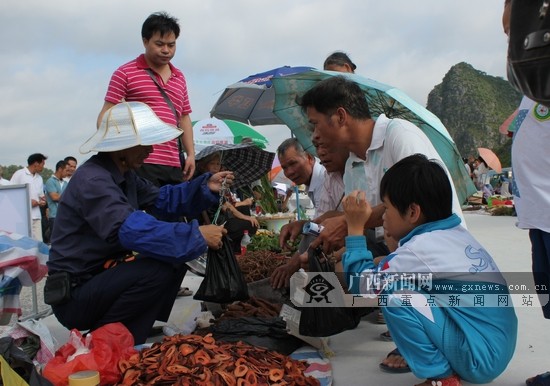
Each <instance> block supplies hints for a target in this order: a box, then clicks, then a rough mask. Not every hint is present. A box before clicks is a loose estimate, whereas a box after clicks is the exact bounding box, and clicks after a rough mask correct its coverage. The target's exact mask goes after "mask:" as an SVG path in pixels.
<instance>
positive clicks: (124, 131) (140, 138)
mask: <svg viewBox="0 0 550 386" xmlns="http://www.w3.org/2000/svg"><path fill="white" fill-rule="evenodd" d="M181 134H182V131H181V130H179V129H178V128H176V127H174V126H171V125H168V124H167V123H164V122H163V121H161V120H160V119H159V117H157V116H156V115H155V113H154V112H153V110H151V108H150V107H149V106H147V105H146V104H145V103H141V102H122V103H119V104H117V105H115V106H113V107H111V108H110V109H109V110H107V111H106V112H105V115H103V120H102V121H101V126H100V127H99V129H98V130H97V131H96V133H95V134H94V135H92V136H91V137H90V139H88V140H87V141H86V142H85V143H84V144H83V145H82V146H80V152H81V153H82V154H85V153H89V152H91V151H103V152H110V151H117V150H123V149H128V148H131V147H134V146H138V145H144V146H148V145H156V144H158V143H162V142H166V141H169V140H171V139H174V138H176V137H178V136H179V135H181Z"/></svg>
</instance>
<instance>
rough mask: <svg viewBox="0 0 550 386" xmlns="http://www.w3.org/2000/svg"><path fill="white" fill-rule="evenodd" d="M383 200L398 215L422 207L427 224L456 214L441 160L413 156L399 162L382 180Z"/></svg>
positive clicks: (418, 155) (381, 196) (419, 155)
mask: <svg viewBox="0 0 550 386" xmlns="http://www.w3.org/2000/svg"><path fill="white" fill-rule="evenodd" d="M380 198H381V199H382V200H383V199H384V198H387V199H388V200H389V202H391V204H392V205H393V206H395V207H396V208H397V210H398V211H399V213H401V214H405V213H406V211H407V209H408V208H409V206H410V205H411V204H413V203H416V204H418V205H419V206H420V209H421V210H422V214H423V215H424V217H425V218H426V222H432V221H437V220H443V219H445V218H447V217H449V216H450V215H451V214H452V213H453V211H452V207H453V191H452V189H451V183H450V181H449V177H448V176H447V173H446V172H445V169H444V168H443V167H442V166H441V163H440V161H438V160H429V159H428V158H426V156H425V155H424V154H414V155H411V156H408V157H405V158H403V159H402V160H401V161H399V162H397V163H396V164H395V165H393V166H392V167H391V168H389V169H388V171H387V172H386V173H385V174H384V177H382V181H381V182H380Z"/></svg>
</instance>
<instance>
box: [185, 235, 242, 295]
mask: <svg viewBox="0 0 550 386" xmlns="http://www.w3.org/2000/svg"><path fill="white" fill-rule="evenodd" d="M222 243H223V245H222V247H221V248H220V249H218V250H214V249H210V248H208V253H207V256H208V259H207V262H206V273H205V275H204V279H203V280H202V282H201V285H200V286H199V289H198V290H197V292H196V293H195V296H193V299H195V300H203V301H206V302H213V303H232V302H234V301H237V300H247V299H248V285H247V284H246V280H245V278H244V275H243V273H242V271H241V268H240V267H239V264H238V263H237V259H236V258H235V254H234V253H233V248H232V247H231V240H230V239H229V238H228V237H227V236H224V237H223V239H222Z"/></svg>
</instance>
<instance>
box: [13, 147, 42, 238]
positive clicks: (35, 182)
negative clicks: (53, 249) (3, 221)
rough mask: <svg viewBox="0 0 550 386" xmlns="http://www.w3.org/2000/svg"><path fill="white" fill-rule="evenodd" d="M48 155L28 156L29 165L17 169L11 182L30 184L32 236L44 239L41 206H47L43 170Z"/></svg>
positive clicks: (36, 154) (35, 154)
mask: <svg viewBox="0 0 550 386" xmlns="http://www.w3.org/2000/svg"><path fill="white" fill-rule="evenodd" d="M47 158H48V157H46V156H45V155H44V154H41V153H34V154H31V155H30V156H29V158H27V167H25V168H23V169H19V170H17V171H16V172H15V173H13V175H12V176H11V183H12V184H14V185H17V184H28V185H29V195H30V198H31V219H32V224H31V225H32V229H31V232H32V235H31V236H32V238H33V239H35V240H39V241H42V214H41V213H40V208H41V207H44V206H46V197H45V195H44V181H43V180H42V176H41V175H40V173H42V170H44V165H46V159H47Z"/></svg>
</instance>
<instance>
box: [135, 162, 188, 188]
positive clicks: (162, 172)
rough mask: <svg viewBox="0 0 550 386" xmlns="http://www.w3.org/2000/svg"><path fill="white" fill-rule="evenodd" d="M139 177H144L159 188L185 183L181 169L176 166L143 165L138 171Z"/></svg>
mask: <svg viewBox="0 0 550 386" xmlns="http://www.w3.org/2000/svg"><path fill="white" fill-rule="evenodd" d="M136 173H137V175H138V176H140V177H143V178H145V179H147V180H149V181H151V182H152V183H153V184H155V185H156V186H158V187H161V186H164V185H176V184H181V183H182V182H183V172H182V170H181V168H177V167H174V166H165V165H155V164H143V165H141V167H140V168H138V169H137V170H136Z"/></svg>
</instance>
